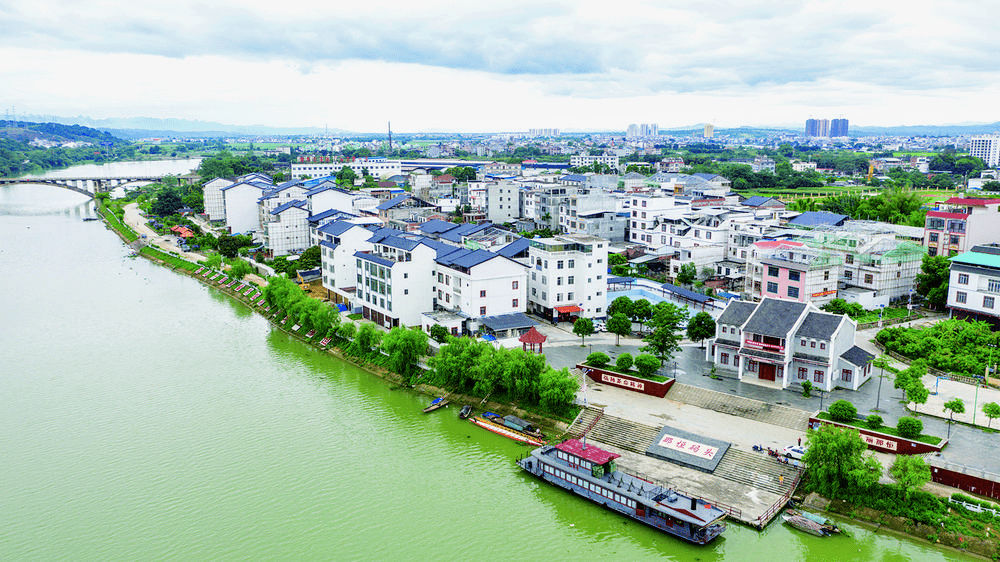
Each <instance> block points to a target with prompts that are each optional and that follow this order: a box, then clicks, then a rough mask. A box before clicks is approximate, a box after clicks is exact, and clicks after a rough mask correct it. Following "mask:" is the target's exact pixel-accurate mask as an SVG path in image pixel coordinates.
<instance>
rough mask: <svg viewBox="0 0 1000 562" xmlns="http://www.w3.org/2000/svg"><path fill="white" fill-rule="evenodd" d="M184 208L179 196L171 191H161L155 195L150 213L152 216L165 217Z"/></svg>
mask: <svg viewBox="0 0 1000 562" xmlns="http://www.w3.org/2000/svg"><path fill="white" fill-rule="evenodd" d="M183 206H184V202H183V201H181V198H180V196H179V195H177V193H176V192H174V190H172V189H161V190H160V191H159V193H157V194H156V200H155V201H153V206H152V207H151V208H150V212H152V213H153V214H154V215H157V216H160V217H165V216H167V215H172V214H174V212H175V211H177V209H180V208H181V207H183Z"/></svg>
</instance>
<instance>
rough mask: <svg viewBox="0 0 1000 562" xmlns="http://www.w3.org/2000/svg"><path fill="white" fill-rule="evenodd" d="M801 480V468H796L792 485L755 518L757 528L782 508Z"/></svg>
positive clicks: (761, 527) (762, 525)
mask: <svg viewBox="0 0 1000 562" xmlns="http://www.w3.org/2000/svg"><path fill="white" fill-rule="evenodd" d="M801 480H802V470H798V471H796V474H795V480H794V481H793V482H792V487H791V488H789V490H788V491H787V492H785V495H783V496H781V499H779V500H778V501H776V502H774V503H773V504H771V507H769V508H767V511H765V512H764V513H762V514H761V515H760V517H758V518H757V528H758V529H763V528H764V525H766V524H767V523H768V522H769V521H771V519H772V518H773V517H774V516H775V514H777V513H778V512H779V511H781V510H782V509H784V507H785V506H786V505H787V504H788V500H790V499H792V494H794V493H795V488H798V487H799V482H800V481H801Z"/></svg>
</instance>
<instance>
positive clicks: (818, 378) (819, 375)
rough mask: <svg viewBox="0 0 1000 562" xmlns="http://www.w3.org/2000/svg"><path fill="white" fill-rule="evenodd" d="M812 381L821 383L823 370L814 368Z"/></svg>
mask: <svg viewBox="0 0 1000 562" xmlns="http://www.w3.org/2000/svg"><path fill="white" fill-rule="evenodd" d="M813 382H818V383H821V384H822V382H823V371H821V370H816V371H813Z"/></svg>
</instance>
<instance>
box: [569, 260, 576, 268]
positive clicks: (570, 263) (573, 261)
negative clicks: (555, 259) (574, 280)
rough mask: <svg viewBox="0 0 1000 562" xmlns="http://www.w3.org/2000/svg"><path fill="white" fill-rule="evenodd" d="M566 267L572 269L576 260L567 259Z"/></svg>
mask: <svg viewBox="0 0 1000 562" xmlns="http://www.w3.org/2000/svg"><path fill="white" fill-rule="evenodd" d="M567 267H569V268H570V269H573V268H574V267H576V260H569V263H568V264H567Z"/></svg>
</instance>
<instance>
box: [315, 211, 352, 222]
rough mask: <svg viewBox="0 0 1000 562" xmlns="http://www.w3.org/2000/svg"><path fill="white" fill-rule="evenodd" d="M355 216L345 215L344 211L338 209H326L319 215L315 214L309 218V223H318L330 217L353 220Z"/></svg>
mask: <svg viewBox="0 0 1000 562" xmlns="http://www.w3.org/2000/svg"><path fill="white" fill-rule="evenodd" d="M356 216H357V215H352V214H351V213H345V212H344V211H341V210H339V209H327V210H325V211H323V212H321V213H316V214H315V215H312V216H310V217H309V222H318V221H321V220H323V219H328V218H331V217H334V218H336V219H338V220H339V219H349V218H354V217H356Z"/></svg>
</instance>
